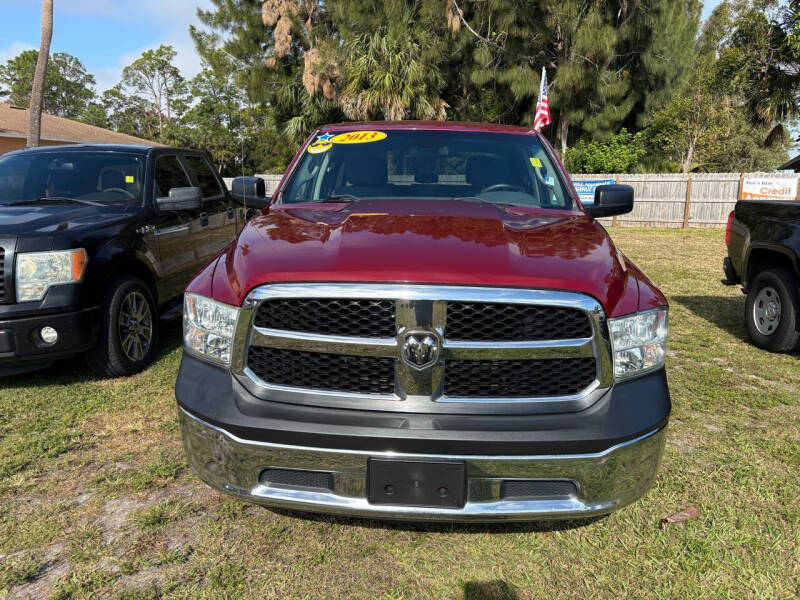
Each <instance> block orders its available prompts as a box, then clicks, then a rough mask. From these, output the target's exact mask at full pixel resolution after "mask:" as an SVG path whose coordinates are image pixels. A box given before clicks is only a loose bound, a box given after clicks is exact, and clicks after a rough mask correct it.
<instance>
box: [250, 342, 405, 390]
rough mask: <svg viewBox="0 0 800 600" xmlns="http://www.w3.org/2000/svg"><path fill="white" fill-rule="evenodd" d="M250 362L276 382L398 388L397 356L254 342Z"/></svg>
mask: <svg viewBox="0 0 800 600" xmlns="http://www.w3.org/2000/svg"><path fill="white" fill-rule="evenodd" d="M247 365H248V367H250V370H251V371H252V372H253V373H254V374H255V376H256V377H258V378H259V379H261V380H262V381H265V382H266V383H271V384H274V385H285V386H291V387H299V388H307V389H314V390H335V391H340V392H352V393H359V394H392V393H393V392H394V359H392V358H385V357H373V356H348V355H346V354H323V353H321V352H301V351H298V350H282V349H279V348H266V347H259V346H251V347H250V350H249V352H248V357H247Z"/></svg>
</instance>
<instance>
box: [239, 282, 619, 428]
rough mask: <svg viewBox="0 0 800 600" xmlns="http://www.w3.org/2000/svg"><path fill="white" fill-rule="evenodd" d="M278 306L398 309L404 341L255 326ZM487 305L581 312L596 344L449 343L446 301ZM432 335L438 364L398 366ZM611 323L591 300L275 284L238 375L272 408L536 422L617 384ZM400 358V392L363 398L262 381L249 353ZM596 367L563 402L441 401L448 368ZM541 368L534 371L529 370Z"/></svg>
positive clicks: (243, 323)
mask: <svg viewBox="0 0 800 600" xmlns="http://www.w3.org/2000/svg"><path fill="white" fill-rule="evenodd" d="M274 298H361V299H391V300H394V301H395V302H396V312H395V314H396V327H397V336H396V337H394V338H359V337H350V336H346V335H341V336H340V335H328V334H315V333H305V332H298V331H285V330H279V329H267V328H263V327H256V326H254V324H253V323H254V315H255V312H256V310H257V308H258V306H259V304H260V303H261V302H263V301H265V300H269V299H274ZM448 301H464V302H486V303H495V304H497V303H508V304H523V305H524V304H528V305H539V306H544V307H569V308H574V309H579V310H581V311H583V312H584V313H585V314H586V315H587V316H588V317H589V320H590V322H591V325H592V336H591V337H585V338H575V339H558V340H538V341H469V340H458V341H450V340H448V339H447V335H446V332H447V302H448ZM417 331H422V332H427V333H429V334H430V335H431V336H433V337H434V338H437V339H438V342H439V345H440V354H439V360H438V361H437V362H436V363H435V364H433V365H432V366H430V367H428V368H423V369H418V368H415V367H412V366H410V365H409V364H407V362H406V361H404V360H401V359H400V355H401V351H402V348H401V345H402V341H403V339H404V336H405V335H406V333H414V332H417ZM607 337H608V336H607V326H606V318H605V314H604V312H603V310H602V307H601V305H600V304H599V302H597V301H596V300H595V299H594V298H591V297H590V296H586V295H584V294H579V293H573V292H562V291H548V290H530V289H517V288H488V287H487V288H482V287H459V286H435V285H406V284H331V283H326V284H274V285H266V286H261V287H259V288H256V289H254V290H253V291H252V292H251V293H250V294H249V295H248V297H247V299H246V300H245V302H244V304H243V310H242V314H241V316H240V319H239V323H238V327H237V333H236V337H235V343H234V353H233V362H232V370H233V373H234V375H235V376H236V378H237V379H238V380H239V382H240V383H241V384H242V385H244V386H245V387H246V388H247V389H248V390H250V391H251V392H252V393H253V394H255V395H257V396H258V397H261V398H263V399H265V400H274V401H281V402H294V403H301V404H309V405H318V406H330V407H339V408H357V409H362V410H388V411H405V412H424V413H437V412H440V413H445V412H446V413H464V414H474V413H502V412H511V413H530V412H564V411H577V410H582V409H583V408H586V407H587V406H589V405H590V404H592V403H593V402H594V401H595V400H596V399H597V398H599V396H600V395H602V393H604V392H605V390H606V389H607V388H608V387H609V386H610V385H611V382H612V377H613V375H612V369H611V355H610V346H609V343H608V339H607ZM251 345H252V346H260V347H270V348H276V349H284V350H295V351H304V352H316V353H325V354H342V355H350V356H358V357H376V358H377V357H383V358H386V357H390V358H393V359H395V362H394V364H395V393H394V394H392V395H387V394H364V393H358V394H353V393H347V392H336V391H331V390H319V389H314V388H295V387H288V386H280V385H272V384H270V383H269V382H266V381H262V380H261V379H259V377H258V376H257V375H256V373H254V372H253V370H252V369H250V368H249V367H248V365H247V353H248V348H249V347H250V346H251ZM592 357H594V358H595V359H596V363H597V376H596V379H595V380H594V381H593V382H591V383H590V384H589V385H587V387H586V388H585V389H584V390H583V391H581V392H580V393H578V394H573V395H566V396H557V397H545V396H534V397H524V398H520V397H510V398H494V397H492V398H486V397H480V398H462V397H447V396H445V395H444V385H443V382H444V378H445V377H446V373H447V361H448V360H472V361H475V360H487V361H488V360H493V361H502V360H509V361H511V360H514V361H520V360H532V361H533V360H547V359H564V358H587V359H589V358H592ZM531 364H534V363H531Z"/></svg>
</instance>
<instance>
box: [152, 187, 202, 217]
mask: <svg viewBox="0 0 800 600" xmlns="http://www.w3.org/2000/svg"><path fill="white" fill-rule="evenodd" d="M156 205H158V209H159V210H164V211H173V212H175V211H179V212H182V211H189V210H199V209H200V207H201V206H202V205H203V188H199V187H176V188H172V189H171V190H170V191H169V195H168V196H166V197H164V198H156Z"/></svg>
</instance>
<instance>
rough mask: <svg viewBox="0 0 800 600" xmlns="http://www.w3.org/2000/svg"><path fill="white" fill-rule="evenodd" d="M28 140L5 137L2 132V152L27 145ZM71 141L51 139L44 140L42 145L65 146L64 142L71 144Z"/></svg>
mask: <svg viewBox="0 0 800 600" xmlns="http://www.w3.org/2000/svg"><path fill="white" fill-rule="evenodd" d="M26 141H27V140H26V139H25V138H18V137H4V136H3V135H2V134H0V154H5V153H6V152H11V151H12V150H19V149H21V148H24V147H25V142H26ZM69 143H71V142H53V141H50V140H42V142H41V145H42V146H63V145H64V144H69Z"/></svg>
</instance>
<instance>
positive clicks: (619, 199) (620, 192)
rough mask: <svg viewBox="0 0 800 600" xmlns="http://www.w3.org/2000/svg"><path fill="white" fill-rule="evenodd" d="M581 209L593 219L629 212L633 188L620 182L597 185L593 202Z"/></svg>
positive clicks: (631, 205)
mask: <svg viewBox="0 0 800 600" xmlns="http://www.w3.org/2000/svg"><path fill="white" fill-rule="evenodd" d="M583 210H584V211H586V214H588V215H590V216H592V217H594V218H595V219H598V218H600V217H613V216H614V215H624V214H626V213H629V212H631V211H632V210H633V188H632V187H631V186H629V185H621V184H615V185H598V186H597V188H595V190H594V204H589V205H587V206H584V207H583Z"/></svg>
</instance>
